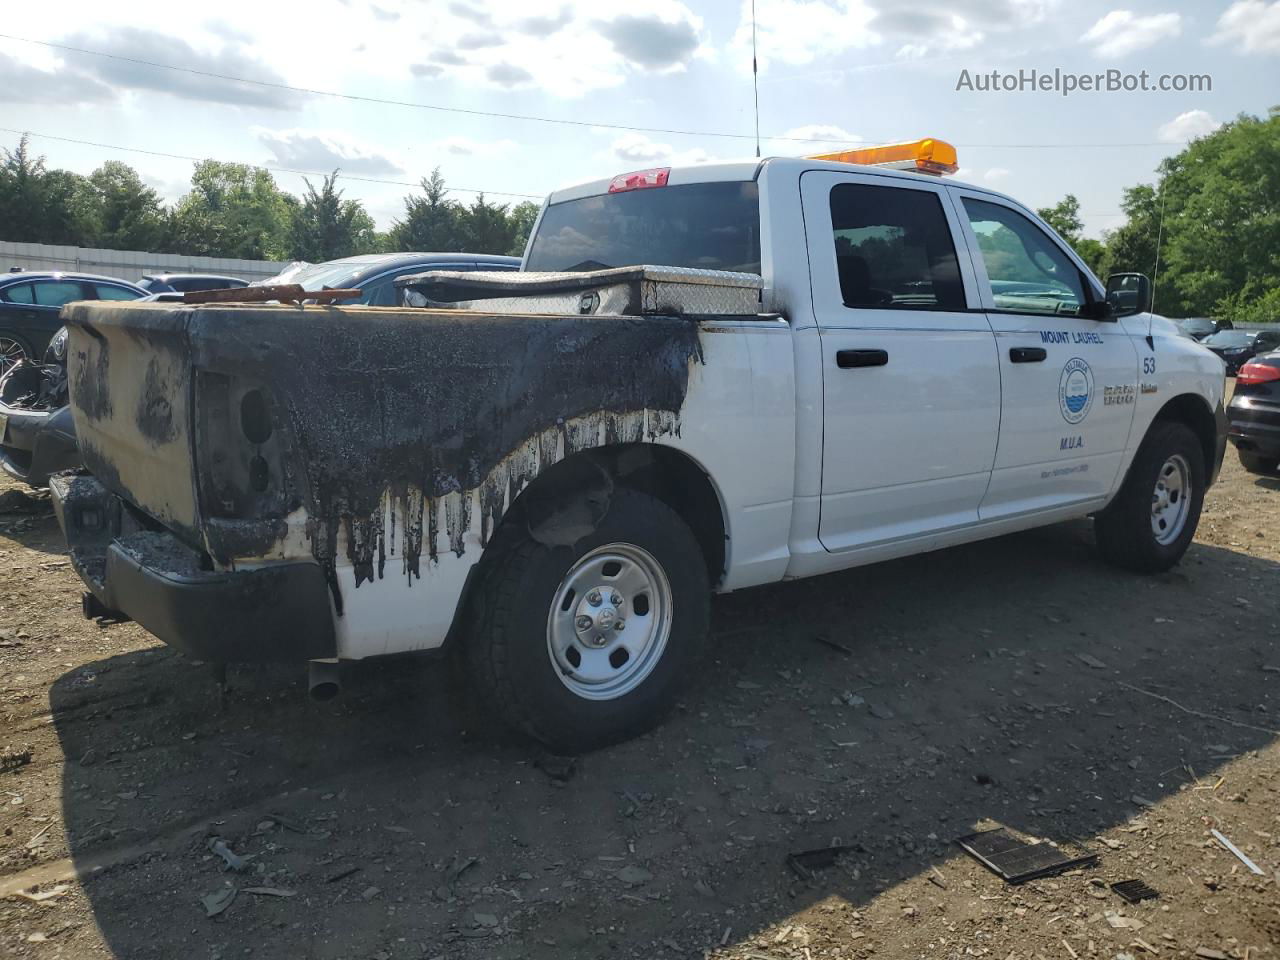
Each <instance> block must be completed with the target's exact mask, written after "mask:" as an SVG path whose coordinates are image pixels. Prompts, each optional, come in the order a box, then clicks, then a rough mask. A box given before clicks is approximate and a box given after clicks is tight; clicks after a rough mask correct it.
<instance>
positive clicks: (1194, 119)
mask: <svg viewBox="0 0 1280 960" xmlns="http://www.w3.org/2000/svg"><path fill="white" fill-rule="evenodd" d="M1220 126H1222V123H1221V122H1220V121H1218V120H1215V119H1213V117H1211V116H1210V115H1209V114H1208V113H1206V112H1205V111H1203V110H1188V111H1187V112H1186V113H1180V114H1178V115H1177V116H1176V117H1174V118H1173V119H1172V120H1170V121H1169V122H1168V123H1166V124H1162V125H1161V127H1160V129H1159V131H1157V136H1159V138H1160V139H1161V140H1162V141H1163V142H1165V143H1186V142H1187V141H1188V140H1194V139H1196V138H1197V137H1206V136H1208V135H1209V134H1211V133H1213V131H1215V130H1217V129H1218V128H1219V127H1220Z"/></svg>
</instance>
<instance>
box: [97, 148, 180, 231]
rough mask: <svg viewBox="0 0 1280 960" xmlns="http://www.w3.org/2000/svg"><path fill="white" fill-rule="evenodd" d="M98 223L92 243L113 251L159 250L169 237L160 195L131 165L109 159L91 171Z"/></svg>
mask: <svg viewBox="0 0 1280 960" xmlns="http://www.w3.org/2000/svg"><path fill="white" fill-rule="evenodd" d="M87 185H88V187H89V189H90V190H92V191H93V193H94V194H95V198H94V199H95V203H94V206H95V209H96V214H97V219H98V222H97V223H96V224H95V227H96V234H97V235H96V237H95V238H94V243H93V246H100V247H108V248H110V249H114V250H158V249H160V247H161V246H162V244H163V241H164V240H165V239H166V236H165V235H166V232H167V231H166V224H165V219H166V217H165V209H164V206H163V204H161V202H160V197H159V195H158V194H157V193H156V192H155V191H154V190H152V189H151V188H150V187H148V186H146V185H144V184H143V182H142V178H141V177H139V176H138V174H137V171H135V170H134V169H133V168H132V167H130V166H129V165H128V164H124V163H121V162H119V161H118V160H109V161H107V162H106V163H104V164H103V165H102V166H100V167H99V168H98V169H97V170H95V171H93V173H91V174H89V178H88V181H87Z"/></svg>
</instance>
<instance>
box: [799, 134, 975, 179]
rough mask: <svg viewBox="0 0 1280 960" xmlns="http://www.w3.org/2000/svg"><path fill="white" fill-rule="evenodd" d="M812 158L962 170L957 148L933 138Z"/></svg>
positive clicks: (922, 169)
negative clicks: (957, 157) (958, 161)
mask: <svg viewBox="0 0 1280 960" xmlns="http://www.w3.org/2000/svg"><path fill="white" fill-rule="evenodd" d="M809 159H810V160H830V161H833V162H835V163H858V164H862V165H864V166H870V167H892V168H893V169H895V170H915V171H917V172H919V173H932V174H937V175H941V174H944V173H955V172H956V171H957V170H959V169H960V165H959V164H958V163H957V162H956V148H955V147H953V146H952V145H951V144H949V143H947V142H946V141H945V140H935V139H934V138H933V137H926V138H925V139H923V140H911V141H909V142H907V143H886V144H885V145H884V146H881V147H862V148H860V149H858V150H840V151H838V152H836V153H820V154H817V155H816V156H812V157H809Z"/></svg>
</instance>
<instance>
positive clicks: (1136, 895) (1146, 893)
mask: <svg viewBox="0 0 1280 960" xmlns="http://www.w3.org/2000/svg"><path fill="white" fill-rule="evenodd" d="M1111 889H1112V890H1114V891H1115V892H1116V894H1117V895H1118V896H1119V897H1121V898H1122V899H1124V900H1127V901H1129V902H1130V903H1140V902H1141V901H1143V900H1154V899H1155V898H1156V897H1158V896H1160V894H1159V893H1158V892H1157V891H1156V890H1154V889H1152V888H1151V887H1150V886H1148V885H1147V883H1146V881H1143V880H1137V879H1135V880H1121V881H1119V882H1117V883H1113V884H1111Z"/></svg>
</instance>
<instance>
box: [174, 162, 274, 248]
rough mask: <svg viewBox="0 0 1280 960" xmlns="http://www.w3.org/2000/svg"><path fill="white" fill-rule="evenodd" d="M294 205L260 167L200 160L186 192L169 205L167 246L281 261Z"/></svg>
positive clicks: (269, 175)
mask: <svg viewBox="0 0 1280 960" xmlns="http://www.w3.org/2000/svg"><path fill="white" fill-rule="evenodd" d="M297 205H298V200H297V198H296V197H293V196H292V195H290V194H287V193H283V192H282V191H281V190H280V188H279V187H278V186H276V182H275V180H274V179H273V178H272V176H271V174H270V173H268V172H267V171H266V170H262V169H260V168H257V167H250V166H248V165H247V164H243V163H222V162H220V161H217V160H202V161H201V162H199V163H197V164H196V167H195V171H194V172H193V173H192V175H191V192H190V193H188V194H187V195H186V196H184V197H183V198H182V199H181V200H179V201H178V204H177V206H176V207H175V208H174V211H173V216H172V218H171V224H170V229H171V237H172V243H171V245H172V246H173V247H174V248H175V252H177V253H186V254H195V255H203V256H212V257H241V258H244V259H247V260H282V259H284V258H285V256H286V255H287V253H288V249H289V227H290V223H291V221H292V213H293V209H294V208H295V207H296V206H297Z"/></svg>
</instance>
